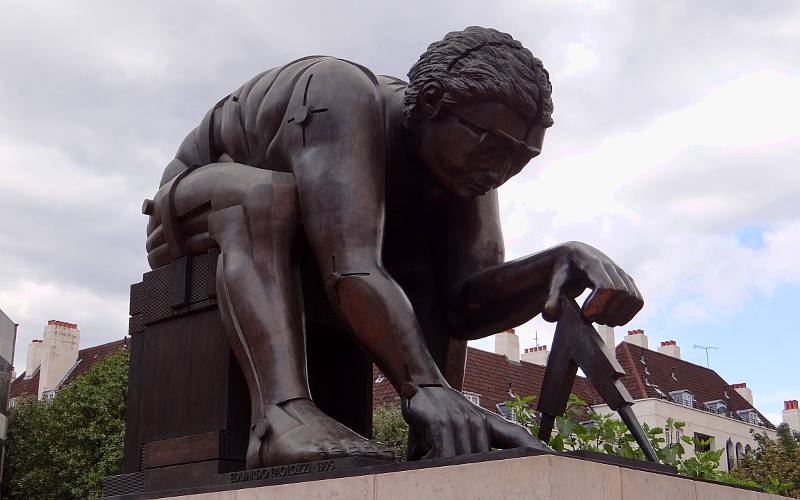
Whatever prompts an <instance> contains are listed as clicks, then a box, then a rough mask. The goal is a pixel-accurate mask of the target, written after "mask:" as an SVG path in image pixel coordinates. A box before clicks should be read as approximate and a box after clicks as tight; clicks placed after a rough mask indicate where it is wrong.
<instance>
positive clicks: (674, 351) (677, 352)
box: [658, 340, 681, 359]
mask: <svg viewBox="0 0 800 500" xmlns="http://www.w3.org/2000/svg"><path fill="white" fill-rule="evenodd" d="M658 352H660V353H661V354H666V355H667V356H672V357H673V358H678V359H681V348H680V347H678V343H677V342H675V341H674V340H665V341H663V342H661V346H660V347H659V348H658Z"/></svg>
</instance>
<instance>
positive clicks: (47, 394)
mask: <svg viewBox="0 0 800 500" xmlns="http://www.w3.org/2000/svg"><path fill="white" fill-rule="evenodd" d="M56 392H58V391H56V390H52V391H44V392H42V401H52V400H53V398H54V397H56Z"/></svg>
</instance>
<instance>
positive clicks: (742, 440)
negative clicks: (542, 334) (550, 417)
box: [373, 327, 800, 470]
mask: <svg viewBox="0 0 800 500" xmlns="http://www.w3.org/2000/svg"><path fill="white" fill-rule="evenodd" d="M598 333H599V334H600V336H601V337H602V338H603V341H604V342H605V343H606V344H607V345H609V346H610V347H611V348H612V349H614V353H615V355H616V358H617V360H618V361H619V362H620V364H621V365H622V367H623V368H624V369H625V372H626V376H625V377H623V378H622V382H623V384H624V385H625V388H626V389H627V390H628V392H630V394H631V396H632V397H633V398H634V400H635V401H636V404H635V405H634V406H633V410H634V413H635V414H636V416H637V417H638V418H639V421H640V422H643V423H647V424H648V425H649V426H651V427H662V428H663V427H665V426H666V423H667V419H669V418H672V419H673V420H674V421H679V422H684V423H685V424H686V426H685V427H684V428H683V430H682V431H673V432H670V433H669V434H668V435H667V434H665V439H666V440H667V441H668V442H677V441H678V440H680V439H681V437H682V436H683V435H686V436H690V437H697V438H698V439H701V440H705V441H707V443H708V448H709V449H711V450H723V453H722V456H721V458H720V467H721V468H722V469H723V470H729V469H730V468H731V467H732V466H733V465H734V464H736V463H737V462H738V461H739V459H741V457H743V456H744V454H745V453H747V452H749V451H750V450H752V449H754V448H755V447H757V443H756V441H755V439H753V434H752V432H751V430H752V431H753V432H759V433H765V434H767V435H768V436H769V437H771V438H775V437H776V436H777V433H776V431H775V426H774V425H773V424H772V423H771V422H770V421H769V420H768V419H767V418H766V417H765V416H764V415H763V414H761V412H759V411H758V410H757V409H755V408H754V407H753V396H752V392H751V391H750V389H749V388H748V387H747V385H746V384H744V383H738V384H728V383H727V382H726V381H725V380H723V379H722V377H720V376H719V374H717V373H716V372H715V371H714V370H710V369H708V368H705V367H702V366H699V365H695V364H693V363H689V362H687V361H684V360H682V359H681V357H680V347H679V346H678V345H677V342H675V341H672V340H669V341H665V342H662V343H661V346H660V347H659V349H658V351H653V350H650V349H649V346H648V339H647V336H646V335H645V333H644V331H643V330H631V331H630V332H629V334H628V335H627V336H626V337H625V339H624V341H623V342H620V343H619V344H618V345H616V346H614V338H615V337H614V331H613V329H611V328H606V327H601V328H600V329H599V331H598ZM548 355H549V353H548V350H547V346H546V345H540V346H534V347H531V348H526V349H524V350H522V352H520V347H519V339H518V337H517V336H516V335H515V334H514V331H513V330H509V331H506V332H503V333H500V334H497V335H496V336H495V352H494V353H490V352H486V351H482V350H479V349H474V348H469V351H468V354H467V366H466V372H465V377H464V388H463V391H462V392H463V393H464V394H465V395H466V396H467V398H469V399H470V400H471V401H472V402H473V403H475V404H478V405H480V406H482V407H484V408H486V409H488V410H490V411H493V412H497V413H500V414H501V415H503V416H505V417H507V418H510V417H511V415H510V413H509V412H508V411H506V408H505V405H504V402H505V401H508V400H509V399H510V398H511V397H512V395H513V394H519V395H533V396H537V397H538V395H539V392H540V390H541V386H542V382H543V380H544V373H545V369H546V364H547V360H548ZM375 375H376V378H375V384H374V389H375V390H374V391H373V403H374V404H375V405H379V404H386V403H391V404H394V403H396V402H397V401H398V396H397V393H396V392H395V391H394V389H393V388H392V386H391V384H389V382H388V381H387V380H386V379H385V378H384V377H383V376H382V375H381V374H380V372H378V371H377V370H376V371H375ZM572 392H573V393H574V394H575V395H577V396H578V397H580V398H581V399H583V400H584V401H586V402H587V403H589V405H591V406H592V408H593V409H594V410H595V411H597V412H598V413H600V414H607V413H612V412H611V410H610V409H609V408H608V406H607V405H606V404H605V403H604V402H603V400H602V398H601V397H600V395H599V394H597V392H596V391H595V390H594V389H593V388H592V386H591V384H589V383H588V382H587V381H586V380H585V379H583V378H581V377H578V378H576V380H575V383H574V384H573V387H572ZM791 403H792V402H787V405H788V406H793V408H791V409H789V410H785V411H784V413H785V414H786V412H787V411H788V412H789V415H790V416H791V415H795V414H797V425H798V427H800V410H797V405H796V403H794V404H791ZM684 449H685V450H686V455H685V456H692V455H693V454H694V451H695V450H694V449H693V448H692V447H691V446H688V445H687V446H684Z"/></svg>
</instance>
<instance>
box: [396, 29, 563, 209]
mask: <svg viewBox="0 0 800 500" xmlns="http://www.w3.org/2000/svg"><path fill="white" fill-rule="evenodd" d="M408 77H409V85H408V87H407V89H406V94H405V111H406V115H407V118H408V123H409V127H410V128H411V129H412V130H414V132H415V136H417V137H418V138H419V151H418V153H419V155H420V158H421V159H422V161H423V163H425V165H426V167H427V168H428V170H429V171H430V173H431V174H432V175H433V177H434V178H435V179H436V180H437V182H438V183H439V184H440V185H441V186H442V187H443V188H445V189H446V190H448V191H450V192H452V193H454V194H456V195H459V196H463V197H469V198H473V197H476V196H479V195H481V194H484V193H485V192H487V191H489V190H490V189H493V188H495V187H497V186H499V185H501V184H502V183H504V182H505V181H506V180H508V179H509V178H510V177H511V176H513V175H515V174H517V173H518V172H519V171H520V170H522V168H523V167H524V166H525V165H526V164H527V163H528V162H529V161H530V160H531V159H532V158H533V157H535V156H536V155H538V154H539V152H541V149H542V142H543V140H544V131H545V129H546V128H547V127H550V126H551V125H552V124H553V120H552V118H551V115H552V112H553V101H552V99H551V97H550V94H551V87H550V80H549V76H548V74H547V71H546V70H545V69H544V67H543V66H542V62H541V61H540V60H539V59H537V58H536V57H534V56H533V54H531V52H530V51H529V50H528V49H526V48H525V47H523V46H522V44H521V43H520V42H518V41H516V40H514V39H513V38H512V37H511V36H510V35H507V34H505V33H501V32H499V31H497V30H493V29H490V28H481V27H476V26H473V27H469V28H467V29H465V30H464V31H457V32H453V33H448V34H447V36H445V37H444V39H443V40H441V41H439V42H435V43H433V44H431V45H430V46H429V47H428V50H427V51H426V52H425V53H424V54H422V56H420V58H419V61H417V63H416V64H414V66H413V67H412V68H411V70H410V71H409V73H408Z"/></svg>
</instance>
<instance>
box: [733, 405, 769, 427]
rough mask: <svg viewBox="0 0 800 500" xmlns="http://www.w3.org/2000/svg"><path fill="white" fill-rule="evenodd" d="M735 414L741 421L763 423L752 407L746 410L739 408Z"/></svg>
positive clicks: (755, 423)
mask: <svg viewBox="0 0 800 500" xmlns="http://www.w3.org/2000/svg"><path fill="white" fill-rule="evenodd" d="M736 414H737V415H738V416H739V418H740V419H741V420H742V421H744V422H747V423H748V424H752V425H763V422H762V421H761V418H760V417H759V416H758V412H757V411H755V410H754V409H752V408H750V409H747V410H739V411H737V412H736Z"/></svg>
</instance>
